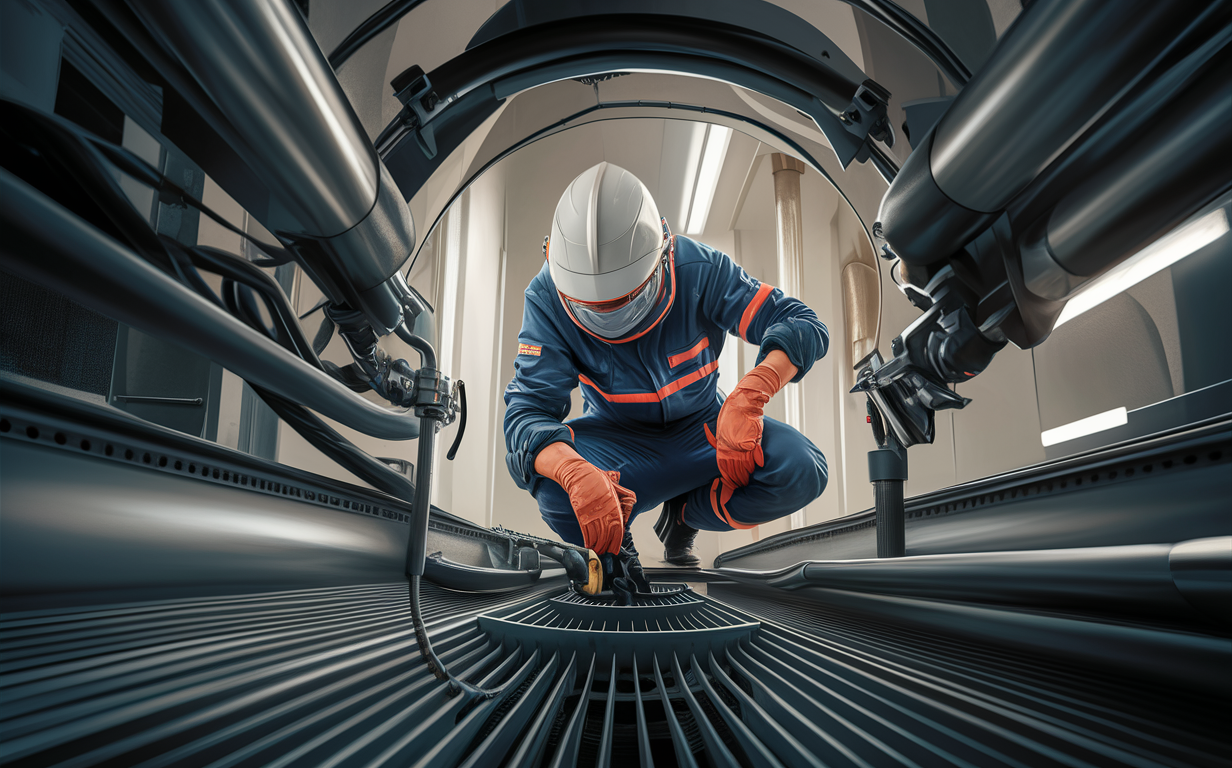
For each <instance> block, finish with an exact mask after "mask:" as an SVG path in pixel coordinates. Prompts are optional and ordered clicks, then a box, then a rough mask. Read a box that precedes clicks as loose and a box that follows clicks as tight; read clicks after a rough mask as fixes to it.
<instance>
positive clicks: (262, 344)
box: [0, 169, 419, 440]
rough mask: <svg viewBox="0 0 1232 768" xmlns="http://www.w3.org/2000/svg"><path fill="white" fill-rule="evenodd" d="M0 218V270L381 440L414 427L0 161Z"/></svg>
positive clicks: (404, 435) (406, 435)
mask: <svg viewBox="0 0 1232 768" xmlns="http://www.w3.org/2000/svg"><path fill="white" fill-rule="evenodd" d="M0 220H3V222H4V225H5V237H4V238H3V241H2V242H0V248H3V251H2V252H0V253H2V256H3V267H4V269H5V270H6V271H8V272H11V273H13V274H15V275H17V276H19V277H22V278H24V279H26V280H29V281H31V282H35V283H38V284H40V285H43V286H46V287H48V288H50V289H52V290H54V291H57V292H59V293H63V294H65V295H66V296H68V297H69V298H71V299H73V300H74V301H76V302H78V303H79V304H81V305H83V306H85V307H88V308H89V309H92V310H94V311H96V312H99V313H100V314H103V315H106V316H108V317H110V318H112V319H115V320H118V321H120V322H122V323H126V324H128V325H131V326H133V327H134V328H138V329H140V330H142V331H144V332H146V333H149V334H151V335H153V336H158V337H159V338H162V339H166V340H167V341H171V342H173V343H176V344H179V345H181V346H183V347H185V348H187V349H191V350H194V351H196V352H198V353H200V354H202V355H204V356H205V357H208V358H210V359H212V360H215V361H217V362H218V363H219V364H221V365H222V366H223V367H225V368H227V369H228V370H231V371H234V372H235V373H236V374H237V375H239V376H240V377H241V378H243V379H245V380H247V381H250V382H252V383H253V384H256V385H258V386H261V387H265V388H267V389H270V390H272V391H274V392H277V393H279V394H281V395H283V396H285V397H288V398H289V399H291V400H293V401H294V402H297V403H300V404H302V405H304V406H306V407H308V408H311V409H312V410H314V411H317V412H318V413H320V414H322V415H324V416H327V417H329V418H331V419H334V420H335V421H338V422H341V423H343V424H346V425H347V426H349V427H351V428H353V429H357V430H359V431H360V432H363V433H365V434H368V435H372V436H373V437H380V438H383V439H386V440H409V439H412V438H415V437H418V435H419V425H418V424H417V422H416V421H415V420H414V419H413V418H412V417H410V416H409V415H407V414H405V413H402V412H397V411H390V410H387V409H385V408H382V407H380V406H378V405H376V404H374V403H371V402H369V401H368V400H365V399H364V398H363V397H361V396H359V395H358V394H356V393H354V392H352V391H351V390H349V389H348V388H347V387H345V386H344V385H343V384H341V383H340V382H338V381H336V380H335V379H334V378H332V377H331V376H329V375H328V374H326V373H324V372H323V371H320V370H317V369H316V368H313V367H312V366H311V365H309V364H307V363H305V362H304V361H303V360H301V359H299V358H297V357H295V356H294V355H292V354H291V353H290V352H288V351H287V350H285V349H283V348H282V347H281V346H279V345H278V344H276V343H274V342H273V341H271V340H270V339H268V338H266V337H263V336H262V335H260V334H259V333H257V332H256V331H254V330H252V329H251V328H249V327H247V326H246V325H244V324H243V323H242V322H240V321H239V320H237V319H236V318H234V317H231V316H230V315H228V314H226V313H224V312H222V311H221V310H220V309H218V308H217V307H215V306H214V305H213V304H211V303H210V302H208V301H206V300H205V299H204V298H202V297H201V296H198V295H197V294H195V293H193V292H192V291H190V290H188V289H187V288H185V287H184V286H182V285H180V284H179V283H177V282H176V281H174V280H172V279H171V278H170V277H168V276H166V275H165V274H163V273H162V272H159V271H158V270H157V269H155V268H154V267H153V266H151V265H150V264H148V263H146V262H145V261H144V260H143V259H141V257H139V256H137V255H136V254H135V253H133V252H132V251H130V250H128V249H127V248H125V247H123V246H122V245H120V244H119V243H117V242H116V241H115V240H112V239H111V238H110V237H107V236H106V235H105V234H103V233H102V232H100V231H99V230H98V229H95V228H94V227H93V226H91V225H90V224H88V223H86V222H85V221H84V220H82V219H81V218H80V217H78V216H76V215H74V214H73V213H71V212H69V211H68V210H67V209H65V208H64V207H63V206H61V205H59V204H58V203H56V202H55V201H53V200H52V199H50V198H49V197H47V196H46V195H44V194H43V193H41V192H39V191H38V190H36V189H35V188H34V187H32V186H30V185H29V184H27V183H26V182H24V181H22V180H21V179H19V178H17V177H16V176H14V175H13V174H11V173H9V172H8V171H7V170H4V169H0Z"/></svg>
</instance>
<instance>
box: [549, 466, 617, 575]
mask: <svg viewBox="0 0 1232 768" xmlns="http://www.w3.org/2000/svg"><path fill="white" fill-rule="evenodd" d="M555 474H556V476H555V477H553V478H552V479H553V480H555V481H556V482H558V483H560V487H561V488H564V489H565V493H567V494H569V503H570V504H571V505H572V506H573V514H575V515H576V516H577V520H578V525H580V526H581V528H582V540H583V541H584V542H585V544H586V547H587V549H592V550H594V551H595V553H596V554H599V555H602V554H605V553H611V554H618V553H619V552H620V543H621V541H623V540H624V536H625V521H627V520H628V519H629V516H630V515H632V514H633V504H634V502H636V501H637V496H636V494H634V493H633V491H630V490H629V489H628V488H624V487H622V486H620V485H619V482H620V473H619V472H605V471H604V470H601V469H599V468H598V467H596V466H595V465H594V464H591V463H590V462H588V461H586V460H585V459H583V458H581V457H580V456H579V457H576V458H570V459H567V460H566V461H564V462H562V463H561V464H560V466H559V467H558V468H557V469H556V473H555Z"/></svg>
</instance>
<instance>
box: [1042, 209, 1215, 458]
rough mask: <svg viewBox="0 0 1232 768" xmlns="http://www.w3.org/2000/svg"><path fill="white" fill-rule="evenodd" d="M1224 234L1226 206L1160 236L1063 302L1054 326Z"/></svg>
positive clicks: (1126, 288)
mask: <svg viewBox="0 0 1232 768" xmlns="http://www.w3.org/2000/svg"><path fill="white" fill-rule="evenodd" d="M1227 233H1228V213H1227V208H1219V209H1218V210H1215V211H1211V212H1210V213H1208V214H1207V215H1205V216H1203V217H1202V218H1200V219H1198V220H1197V221H1195V222H1192V223H1191V224H1188V225H1186V226H1183V227H1181V228H1179V229H1176V230H1174V231H1172V232H1170V233H1168V234H1167V235H1164V236H1163V237H1161V238H1160V239H1158V240H1156V241H1155V242H1154V243H1151V244H1150V245H1148V246H1147V247H1146V248H1143V249H1142V250H1141V251H1138V253H1136V254H1135V255H1133V256H1131V257H1129V258H1128V259H1126V260H1125V261H1124V262H1122V263H1121V264H1118V265H1117V266H1116V267H1115V268H1114V269H1112V270H1110V271H1109V272H1108V273H1107V274H1105V275H1103V276H1102V277H1100V278H1098V279H1097V280H1095V281H1093V282H1092V283H1091V284H1090V286H1088V287H1087V288H1084V289H1083V290H1082V291H1080V292H1078V293H1077V294H1076V295H1075V296H1074V298H1072V299H1070V300H1069V303H1068V304H1066V305H1065V309H1063V310H1061V316H1060V317H1059V318H1057V324H1056V326H1055V327H1058V328H1059V327H1061V325H1063V324H1064V323H1067V322H1069V321H1070V320H1073V319H1074V318H1075V317H1078V316H1079V315H1081V314H1082V313H1083V312H1086V311H1087V310H1090V309H1093V308H1094V307H1097V306H1099V305H1100V304H1103V303H1104V302H1105V301H1107V300H1108V299H1111V298H1112V297H1113V296H1116V295H1117V294H1119V293H1122V292H1123V291H1126V290H1128V289H1130V288H1132V287H1133V286H1135V285H1137V284H1138V283H1140V282H1142V281H1143V280H1145V279H1147V278H1148V277H1150V276H1151V275H1154V274H1155V273H1156V272H1160V271H1162V270H1164V269H1167V268H1168V267H1170V266H1172V265H1173V264H1175V263H1176V262H1178V261H1180V260H1181V259H1183V258H1185V257H1186V256H1188V255H1189V254H1191V253H1193V252H1194V251H1197V250H1199V249H1201V248H1205V247H1206V246H1208V245H1210V244H1211V243H1213V242H1215V241H1216V240H1218V239H1219V238H1221V237H1223V236H1224V235H1226V234H1227ZM1045 445H1046V443H1045Z"/></svg>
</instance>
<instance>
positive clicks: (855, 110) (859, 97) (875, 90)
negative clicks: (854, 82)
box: [838, 80, 894, 147]
mask: <svg viewBox="0 0 1232 768" xmlns="http://www.w3.org/2000/svg"><path fill="white" fill-rule="evenodd" d="M889 103H890V92H889V91H887V90H886V89H885V88H882V87H881V86H880V85H879V84H877V83H876V82H874V81H872V80H865V81H864V82H863V83H862V84H861V85H860V87H859V88H858V89H856V95H855V96H853V97H852V99H851V104H850V106H848V107H847V109H845V110H843V112H842V114H840V115H839V116H838V119H839V122H841V123H842V124H843V127H844V128H846V129H847V132H848V133H851V134H854V135H855V136H858V137H859V138H860V139H864V138H865V137H871V138H873V139H876V140H877V141H880V142H881V143H882V144H885V145H886V146H887V147H892V146H894V127H893V126H892V125H890V119H889V116H888V113H887V109H888V107H889Z"/></svg>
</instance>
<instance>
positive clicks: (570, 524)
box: [535, 477, 585, 547]
mask: <svg viewBox="0 0 1232 768" xmlns="http://www.w3.org/2000/svg"><path fill="white" fill-rule="evenodd" d="M535 501H536V502H538V503H539V516H540V517H542V518H543V522H545V523H547V524H548V527H549V528H551V529H552V530H553V531H555V532H556V535H557V536H559V537H560V538H561V540H562V541H565V542H566V543H569V544H572V545H574V546H575V547H582V546H585V541H584V540H583V538H582V526H581V525H579V524H578V521H577V515H576V514H575V513H574V511H573V505H572V504H570V503H569V494H567V493H565V489H564V488H561V487H560V484H559V483H557V482H556V481H555V480H549V479H548V478H546V477H545V478H544V479H543V481H542V482H540V483H539V488H538V490H536V491H535Z"/></svg>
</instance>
